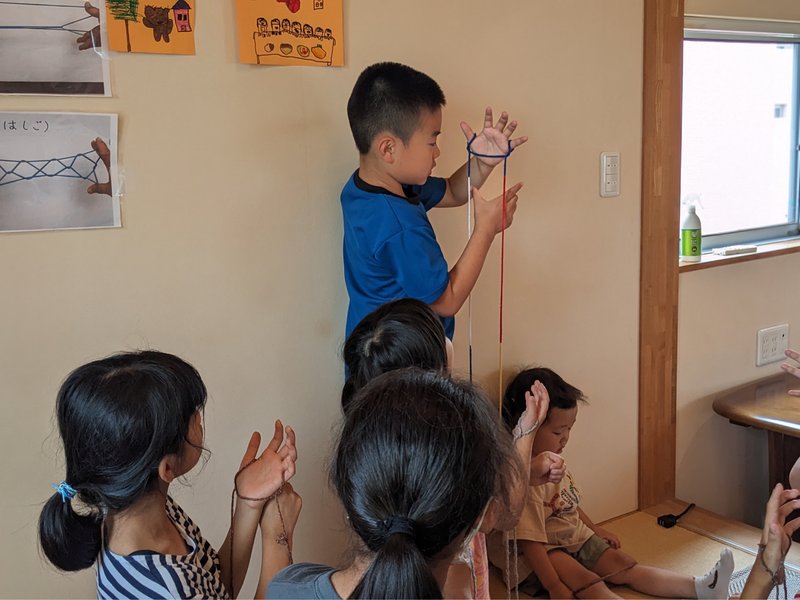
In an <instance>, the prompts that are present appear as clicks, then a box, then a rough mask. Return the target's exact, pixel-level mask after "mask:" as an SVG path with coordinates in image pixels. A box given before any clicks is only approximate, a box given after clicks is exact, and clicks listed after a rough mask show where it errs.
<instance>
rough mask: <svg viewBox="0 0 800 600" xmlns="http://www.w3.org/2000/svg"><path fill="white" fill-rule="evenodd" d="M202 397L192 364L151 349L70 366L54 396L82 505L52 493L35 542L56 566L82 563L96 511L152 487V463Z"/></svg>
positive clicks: (173, 445) (122, 505)
mask: <svg viewBox="0 0 800 600" xmlns="http://www.w3.org/2000/svg"><path fill="white" fill-rule="evenodd" d="M205 401H206V387H205V385H204V384H203V380H202V379H201V378H200V375H199V374H198V372H197V371H196V370H195V369H194V367H192V365H190V364H188V363H187V362H184V361H183V360H181V359H180V358H178V357H177V356H173V355H171V354H164V353H162V352H155V351H143V352H131V353H123V354H116V355H114V356H110V357H108V358H104V359H101V360H97V361H94V362H91V363H89V364H86V365H83V366H82V367H78V368H77V369H75V370H74V371H73V372H72V373H70V374H69V376H67V378H66V380H65V381H64V383H63V384H62V385H61V389H60V390H59V392H58V398H57V400H56V416H57V419H58V429H59V433H60V434H61V439H62V441H63V443H64V458H65V462H66V469H67V473H66V477H65V479H64V481H66V483H67V484H69V485H70V486H72V487H73V488H74V489H75V491H76V492H77V494H78V498H77V499H76V500H78V501H79V504H80V505H83V506H84V507H88V509H89V510H88V511H85V510H80V513H81V514H78V513H77V512H75V510H74V508H73V503H74V502H75V501H72V502H70V501H69V500H66V501H62V498H61V496H60V495H59V494H58V493H56V494H53V496H51V497H50V499H49V500H48V501H47V503H46V504H45V505H44V508H43V509H42V513H41V515H40V516H39V542H40V544H41V548H42V551H43V552H44V554H45V556H46V557H47V558H48V560H49V561H50V562H51V563H53V564H54V565H55V566H56V567H58V568H59V569H62V570H64V571H78V570H80V569H85V568H87V567H90V566H91V565H92V564H93V563H94V562H95V560H96V558H97V554H98V552H99V551H100V546H101V529H100V528H101V526H102V517H103V515H105V514H106V513H108V512H109V511H121V510H125V509H126V508H128V507H130V506H131V505H133V504H134V503H135V502H136V501H137V500H138V499H139V498H140V497H141V496H142V495H144V494H145V493H147V492H148V491H150V490H152V489H153V488H154V487H155V486H156V485H157V481H158V466H159V463H160V462H161V459H162V458H163V457H164V456H166V455H168V454H179V453H180V452H181V450H182V449H183V444H184V442H185V441H186V434H187V432H188V429H189V422H190V420H191V418H192V415H193V414H194V413H195V411H196V410H198V409H202V408H203V406H204V405H205Z"/></svg>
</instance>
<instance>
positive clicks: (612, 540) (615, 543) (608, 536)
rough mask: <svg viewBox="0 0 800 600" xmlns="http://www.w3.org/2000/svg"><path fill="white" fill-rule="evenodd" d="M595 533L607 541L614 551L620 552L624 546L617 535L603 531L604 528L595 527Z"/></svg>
mask: <svg viewBox="0 0 800 600" xmlns="http://www.w3.org/2000/svg"><path fill="white" fill-rule="evenodd" d="M594 532H595V533H596V534H597V535H599V536H600V537H601V538H603V539H604V540H605V541H607V542H608V545H609V546H611V547H612V548H614V550H618V549H619V548H620V547H621V546H622V544H621V543H620V541H619V538H618V537H617V536H616V535H615V534H613V533H611V532H610V531H609V530H608V529H603V528H602V527H599V526H598V525H595V526H594Z"/></svg>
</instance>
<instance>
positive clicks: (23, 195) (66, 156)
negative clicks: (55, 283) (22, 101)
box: [0, 112, 120, 232]
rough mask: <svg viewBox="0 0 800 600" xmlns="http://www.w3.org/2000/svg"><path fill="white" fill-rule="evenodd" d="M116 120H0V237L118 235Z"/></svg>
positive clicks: (29, 115) (5, 115)
mask: <svg viewBox="0 0 800 600" xmlns="http://www.w3.org/2000/svg"><path fill="white" fill-rule="evenodd" d="M116 157H117V115H114V114H91V113H34V112H0V232H5V231H35V230H42V229H81V228H94V227H119V226H120V210H119V186H118V185H117V179H118V178H117V160H116Z"/></svg>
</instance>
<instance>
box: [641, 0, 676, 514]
mask: <svg viewBox="0 0 800 600" xmlns="http://www.w3.org/2000/svg"><path fill="white" fill-rule="evenodd" d="M683 9H684V3H683V0H644V106H643V134H642V136H643V140H642V231H641V236H642V240H641V271H640V292H639V302H640V306H639V509H645V508H647V507H649V506H652V505H653V504H657V503H658V502H661V501H663V500H667V499H671V498H673V497H674V496H675V447H676V442H675V389H676V373H677V350H678V346H677V337H678V220H679V215H680V208H679V204H680V202H679V196H680V172H681V169H680V155H681V94H682V80H683V12H684V11H683Z"/></svg>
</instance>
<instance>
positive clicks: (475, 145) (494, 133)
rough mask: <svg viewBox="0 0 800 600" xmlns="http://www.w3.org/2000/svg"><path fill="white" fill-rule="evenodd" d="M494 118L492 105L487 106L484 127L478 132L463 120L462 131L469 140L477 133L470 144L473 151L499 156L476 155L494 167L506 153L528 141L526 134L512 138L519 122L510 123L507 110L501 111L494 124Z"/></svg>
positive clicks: (484, 162) (487, 164)
mask: <svg viewBox="0 0 800 600" xmlns="http://www.w3.org/2000/svg"><path fill="white" fill-rule="evenodd" d="M493 120H494V119H493V117H492V107H491V106H487V107H486V112H485V113H484V115H483V129H482V130H481V131H479V132H478V133H477V134H475V132H474V131H472V128H470V126H469V125H467V123H466V122H465V121H461V131H463V132H464V136H465V137H466V138H467V141H469V140H472V136H473V135H475V139H474V140H472V145H471V146H470V148H471V149H472V151H473V152H476V153H477V154H486V155H490V156H496V157H499V158H486V157H485V156H476V157H475V158H476V159H477V160H478V161H479V162H481V163H483V164H485V165H486V166H489V167H494V166H495V165H497V164H498V163H500V162H502V161H503V157H504V156H505V155H506V154H508V153H509V152H511V151H512V150H513V149H514V148H516V147H517V146H520V145H522V144H524V143H525V142H527V141H528V138H527V137H526V136H523V137H519V138H515V139H513V140H512V139H511V134H512V133H514V130H515V129H516V128H517V122H516V121H511V123H509V122H508V113H507V112H505V111H503V112H502V113H500V119H498V121H497V123H495V124H494V125H493V124H492V122H493Z"/></svg>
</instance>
